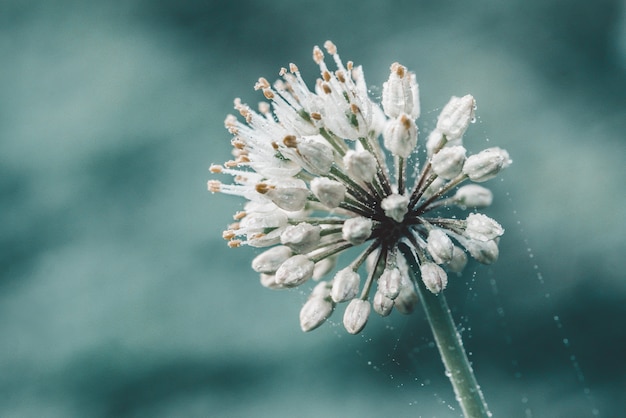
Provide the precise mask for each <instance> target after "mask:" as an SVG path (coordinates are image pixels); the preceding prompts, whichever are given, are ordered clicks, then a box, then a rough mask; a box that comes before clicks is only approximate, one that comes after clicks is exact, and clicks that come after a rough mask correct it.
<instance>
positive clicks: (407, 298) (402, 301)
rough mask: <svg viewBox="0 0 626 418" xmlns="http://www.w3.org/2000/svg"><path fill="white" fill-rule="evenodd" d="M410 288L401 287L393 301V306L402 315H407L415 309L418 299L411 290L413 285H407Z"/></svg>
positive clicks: (413, 290)
mask: <svg viewBox="0 0 626 418" xmlns="http://www.w3.org/2000/svg"><path fill="white" fill-rule="evenodd" d="M409 284H410V286H407V285H403V286H402V289H400V294H399V295H398V297H397V298H396V299H395V300H394V301H393V306H394V307H395V308H396V310H397V311H398V312H400V313H401V314H403V315H408V314H410V313H411V312H413V310H414V309H415V306H416V305H417V303H418V302H419V297H418V296H417V293H416V292H415V289H414V288H413V283H409Z"/></svg>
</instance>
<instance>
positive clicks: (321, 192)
mask: <svg viewBox="0 0 626 418" xmlns="http://www.w3.org/2000/svg"><path fill="white" fill-rule="evenodd" d="M311 191H312V192H313V194H314V195H315V197H317V198H318V199H319V201H320V203H321V204H322V205H324V206H326V207H327V208H329V209H333V208H336V207H337V206H339V204H341V202H343V199H344V198H345V197H346V186H344V185H343V184H342V183H340V182H338V181H335V180H331V179H329V178H327V177H315V178H314V179H313V180H311Z"/></svg>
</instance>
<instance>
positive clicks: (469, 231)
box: [465, 213, 504, 241]
mask: <svg viewBox="0 0 626 418" xmlns="http://www.w3.org/2000/svg"><path fill="white" fill-rule="evenodd" d="M466 222H467V226H466V227H465V235H466V236H468V237H469V238H471V239H474V240H477V241H489V240H492V239H494V238H496V237H499V236H502V234H504V228H502V226H501V225H500V224H499V223H498V222H496V221H494V220H493V219H491V218H490V217H488V216H487V215H483V214H482V213H470V214H469V215H468V216H467V219H466Z"/></svg>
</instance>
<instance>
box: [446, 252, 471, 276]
mask: <svg viewBox="0 0 626 418" xmlns="http://www.w3.org/2000/svg"><path fill="white" fill-rule="evenodd" d="M466 264H467V255H465V251H463V250H462V249H461V248H459V247H457V246H456V245H455V246H454V248H453V249H452V260H450V262H449V263H448V265H447V268H448V270H450V271H451V272H453V273H460V272H462V271H463V269H464V268H465V265H466Z"/></svg>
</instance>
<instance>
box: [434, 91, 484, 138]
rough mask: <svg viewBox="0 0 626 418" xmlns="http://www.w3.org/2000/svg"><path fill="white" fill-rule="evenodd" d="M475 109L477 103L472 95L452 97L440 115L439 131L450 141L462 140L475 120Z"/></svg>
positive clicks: (438, 121)
mask: <svg viewBox="0 0 626 418" xmlns="http://www.w3.org/2000/svg"><path fill="white" fill-rule="evenodd" d="M475 109H476V101H475V100H474V97H472V96H471V95H469V94H467V95H465V96H463V97H456V96H452V98H450V101H449V102H448V103H447V104H446V105H445V106H444V108H443V109H442V110H441V113H440V114H439V119H438V120H437V129H438V130H439V131H441V133H443V134H444V135H445V136H446V138H447V139H448V141H452V140H455V139H459V138H461V137H462V136H463V134H464V133H465V131H466V130H467V127H468V126H469V124H470V122H471V121H472V120H473V119H474V110H475Z"/></svg>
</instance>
